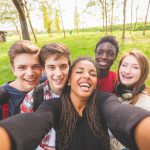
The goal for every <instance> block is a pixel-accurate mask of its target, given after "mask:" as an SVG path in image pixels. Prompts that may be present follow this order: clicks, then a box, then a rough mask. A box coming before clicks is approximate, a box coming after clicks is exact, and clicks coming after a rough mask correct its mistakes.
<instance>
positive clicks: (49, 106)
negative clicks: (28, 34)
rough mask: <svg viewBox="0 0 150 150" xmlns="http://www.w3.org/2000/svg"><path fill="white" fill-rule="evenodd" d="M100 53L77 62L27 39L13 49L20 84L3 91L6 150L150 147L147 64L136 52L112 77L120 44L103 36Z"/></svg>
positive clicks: (2, 148) (1, 147) (0, 131)
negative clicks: (6, 103)
mask: <svg viewBox="0 0 150 150" xmlns="http://www.w3.org/2000/svg"><path fill="white" fill-rule="evenodd" d="M94 51H95V60H92V58H91V57H85V56H83V57H79V58H77V59H76V60H74V62H73V63H71V60H70V50H69V49H68V48H67V47H66V46H65V45H63V44H60V43H48V44H45V45H44V46H43V47H42V48H41V49H40V51H39V48H38V47H36V46H35V45H34V44H33V43H32V42H31V41H27V40H20V41H17V42H16V43H14V44H13V45H12V46H11V47H10V49H9V51H8V55H9V58H10V63H11V66H12V72H13V73H14V75H15V76H16V79H15V80H14V81H10V82H8V83H6V84H4V85H3V86H2V87H3V88H5V90H6V91H7V93H8V94H9V102H8V110H9V112H8V115H4V114H3V111H2V110H1V111H0V113H1V114H0V116H1V121H0V150H111V149H112V150H128V149H130V150H138V149H139V150H149V149H150V144H148V143H150V137H149V136H150V135H149V131H150V112H149V111H150V89H149V88H148V87H146V85H145V81H146V79H147V78H148V75H149V68H150V66H149V60H148V58H147V57H146V56H145V55H144V54H142V53H141V52H139V51H137V50H131V51H130V52H128V53H126V54H124V55H123V56H122V57H121V59H120V61H119V64H118V69H117V72H113V71H111V70H110V69H111V66H112V65H113V63H114V61H115V60H116V58H117V55H118V52H119V45H118V42H117V40H116V38H115V37H114V36H104V37H102V38H101V39H100V40H99V41H98V42H97V44H96V47H95V50H94ZM43 74H44V75H43ZM1 97H2V96H1ZM0 101H2V100H1V99H0ZM0 104H1V103H0ZM135 106H136V107H135ZM140 107H141V108H140ZM2 108H3V106H2V104H1V107H0V109H2ZM118 140H119V141H118Z"/></svg>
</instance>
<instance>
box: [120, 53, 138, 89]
mask: <svg viewBox="0 0 150 150" xmlns="http://www.w3.org/2000/svg"><path fill="white" fill-rule="evenodd" d="M140 76H141V69H140V66H139V63H138V61H137V59H136V58H135V57H134V56H132V55H128V56H126V57H125V58H124V59H123V61H122V63H121V65H120V68H119V78H120V82H121V83H122V84H124V85H125V86H127V87H128V86H132V85H133V84H134V83H136V82H137V81H138V80H139V78H140Z"/></svg>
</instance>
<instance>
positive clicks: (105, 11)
mask: <svg viewBox="0 0 150 150" xmlns="http://www.w3.org/2000/svg"><path fill="white" fill-rule="evenodd" d="M105 34H106V35H107V0H105Z"/></svg>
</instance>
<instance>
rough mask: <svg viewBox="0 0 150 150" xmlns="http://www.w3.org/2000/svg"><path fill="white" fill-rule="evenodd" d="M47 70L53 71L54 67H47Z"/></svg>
mask: <svg viewBox="0 0 150 150" xmlns="http://www.w3.org/2000/svg"><path fill="white" fill-rule="evenodd" d="M47 68H48V69H49V70H54V69H55V66H48V67H47Z"/></svg>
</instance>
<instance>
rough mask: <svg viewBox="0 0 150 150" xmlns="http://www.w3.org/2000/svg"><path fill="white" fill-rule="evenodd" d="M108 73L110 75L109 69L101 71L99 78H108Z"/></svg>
mask: <svg viewBox="0 0 150 150" xmlns="http://www.w3.org/2000/svg"><path fill="white" fill-rule="evenodd" d="M108 73H109V69H107V70H99V77H100V78H104V77H106V76H107V75H108Z"/></svg>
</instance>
